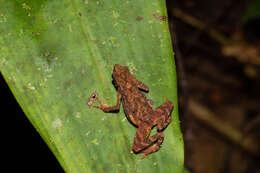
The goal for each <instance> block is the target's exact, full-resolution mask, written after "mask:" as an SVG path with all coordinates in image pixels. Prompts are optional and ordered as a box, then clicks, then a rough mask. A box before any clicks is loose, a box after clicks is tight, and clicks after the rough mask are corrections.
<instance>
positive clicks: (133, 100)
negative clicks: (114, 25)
mask: <svg viewBox="0 0 260 173" xmlns="http://www.w3.org/2000/svg"><path fill="white" fill-rule="evenodd" d="M112 77H113V84H114V85H115V88H116V89H117V103H116V105H115V106H109V107H108V106H105V105H104V104H103V103H102V102H101V100H100V99H99V98H98V95H97V93H93V94H92V97H91V98H92V99H91V101H89V103H90V105H92V102H93V99H97V100H98V102H99V104H100V105H99V106H94V107H95V108H98V109H101V110H102V111H104V112H115V111H119V109H120V103H121V101H122V102H123V108H124V112H125V115H126V117H127V119H128V120H129V121H130V122H131V123H132V124H133V125H134V126H136V127H137V131H136V134H135V137H134V142H133V147H132V150H133V152H134V153H135V154H139V153H143V154H144V155H143V157H142V159H143V158H145V157H146V156H147V155H149V154H151V153H153V152H157V151H158V150H159V149H160V147H161V144H162V143H163V139H164V134H163V130H164V129H165V128H166V127H167V126H168V125H169V124H170V122H171V113H172V110H173V103H172V102H170V101H168V99H166V102H164V103H163V104H162V105H160V106H159V107H157V108H156V109H153V108H152V105H151V103H150V101H149V99H147V98H146V96H145V95H144V94H143V93H142V92H141V91H145V92H149V88H148V87H147V86H146V85H145V84H143V83H142V82H140V81H139V80H137V79H136V78H135V72H133V74H131V73H130V71H129V68H128V67H127V66H120V65H118V64H115V65H114V70H113V73H112ZM153 127H156V128H157V133H156V134H155V135H153V136H150V133H151V130H152V128H153Z"/></svg>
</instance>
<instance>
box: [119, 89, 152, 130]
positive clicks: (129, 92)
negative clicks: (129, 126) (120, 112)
mask: <svg viewBox="0 0 260 173" xmlns="http://www.w3.org/2000/svg"><path fill="white" fill-rule="evenodd" d="M121 94H122V102H123V108H124V111H125V114H126V116H127V118H128V119H129V120H130V121H131V122H132V123H133V124H134V125H135V126H139V124H140V122H141V121H142V122H143V121H145V119H147V118H148V116H149V114H150V113H151V112H152V107H151V106H150V104H149V101H148V99H147V98H146V96H145V95H144V94H143V93H141V91H140V90H139V89H138V88H137V87H136V86H132V87H131V88H128V89H124V92H123V93H121Z"/></svg>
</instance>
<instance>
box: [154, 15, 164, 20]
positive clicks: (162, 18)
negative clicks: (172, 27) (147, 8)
mask: <svg viewBox="0 0 260 173" xmlns="http://www.w3.org/2000/svg"><path fill="white" fill-rule="evenodd" d="M153 17H155V18H157V19H160V20H162V21H166V20H167V17H166V16H159V15H158V14H153Z"/></svg>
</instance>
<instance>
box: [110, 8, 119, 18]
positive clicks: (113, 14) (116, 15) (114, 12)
mask: <svg viewBox="0 0 260 173" xmlns="http://www.w3.org/2000/svg"><path fill="white" fill-rule="evenodd" d="M112 16H113V18H116V19H117V18H118V17H119V13H118V12H116V11H114V10H113V11H112Z"/></svg>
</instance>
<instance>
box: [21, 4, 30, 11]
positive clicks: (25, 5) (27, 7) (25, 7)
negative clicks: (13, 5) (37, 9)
mask: <svg viewBox="0 0 260 173" xmlns="http://www.w3.org/2000/svg"><path fill="white" fill-rule="evenodd" d="M22 8H24V9H25V10H31V9H32V8H31V7H30V6H29V5H27V4H26V3H23V4H22Z"/></svg>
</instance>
